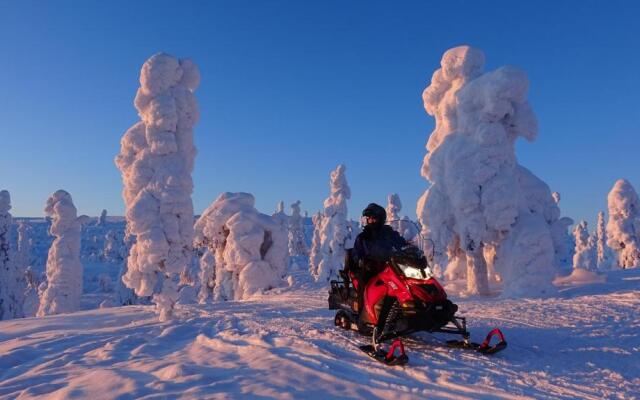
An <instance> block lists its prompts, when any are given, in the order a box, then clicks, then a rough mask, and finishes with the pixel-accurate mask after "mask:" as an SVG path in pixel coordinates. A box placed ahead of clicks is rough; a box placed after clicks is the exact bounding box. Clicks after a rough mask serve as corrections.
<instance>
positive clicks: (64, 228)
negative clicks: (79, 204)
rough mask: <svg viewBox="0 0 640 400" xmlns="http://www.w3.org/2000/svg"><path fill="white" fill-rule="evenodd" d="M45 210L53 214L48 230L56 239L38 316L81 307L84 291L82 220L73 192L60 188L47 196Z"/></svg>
mask: <svg viewBox="0 0 640 400" xmlns="http://www.w3.org/2000/svg"><path fill="white" fill-rule="evenodd" d="M44 212H45V214H47V215H48V216H50V217H51V218H52V223H51V227H50V228H49V232H50V234H51V235H52V236H54V237H55V239H54V241H53V244H52V245H51V248H50V249H49V256H48V258H47V286H46V289H45V291H44V293H43V294H42V297H41V298H40V308H39V309H38V313H37V315H38V317H43V316H45V315H52V314H61V313H68V312H73V311H76V310H78V309H79V308H80V296H81V295H82V264H81V263H80V231H81V229H82V224H81V221H80V219H79V218H78V216H77V215H78V214H77V211H76V207H75V206H74V205H73V200H72V199H71V195H70V194H69V193H67V192H66V191H64V190H58V191H57V192H55V193H54V194H52V195H51V197H49V199H47V206H46V207H45V209H44Z"/></svg>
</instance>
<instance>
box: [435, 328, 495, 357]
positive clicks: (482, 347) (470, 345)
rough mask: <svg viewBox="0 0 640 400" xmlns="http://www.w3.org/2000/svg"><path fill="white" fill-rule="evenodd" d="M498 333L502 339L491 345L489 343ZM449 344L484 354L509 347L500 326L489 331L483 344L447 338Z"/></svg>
mask: <svg viewBox="0 0 640 400" xmlns="http://www.w3.org/2000/svg"><path fill="white" fill-rule="evenodd" d="M496 335H497V336H498V338H499V339H500V341H499V342H498V343H496V344H494V345H493V346H490V345H489V344H490V342H491V338H492V337H493V336H496ZM447 346H449V347H453V348H456V349H471V350H475V351H477V352H479V353H482V354H495V353H497V352H499V351H502V350H504V349H506V348H507V341H506V340H504V335H503V334H502V331H500V329H498V328H495V329H493V330H492V331H491V332H489V334H488V335H487V337H486V338H485V339H484V342H482V343H481V344H478V343H474V342H469V341H465V340H447Z"/></svg>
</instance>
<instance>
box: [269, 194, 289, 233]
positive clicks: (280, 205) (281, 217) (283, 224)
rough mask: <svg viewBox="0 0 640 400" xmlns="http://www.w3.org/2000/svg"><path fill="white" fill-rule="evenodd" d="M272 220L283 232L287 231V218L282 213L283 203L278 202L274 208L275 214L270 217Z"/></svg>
mask: <svg viewBox="0 0 640 400" xmlns="http://www.w3.org/2000/svg"><path fill="white" fill-rule="evenodd" d="M272 217H273V220H274V221H276V222H277V223H278V225H280V226H281V227H282V229H284V230H285V231H288V230H289V216H288V215H287V214H286V213H285V212H284V201H282V200H281V201H279V202H278V205H277V206H276V212H275V213H273V215H272Z"/></svg>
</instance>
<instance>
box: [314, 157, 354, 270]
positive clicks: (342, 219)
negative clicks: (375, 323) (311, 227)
mask: <svg viewBox="0 0 640 400" xmlns="http://www.w3.org/2000/svg"><path fill="white" fill-rule="evenodd" d="M345 171H346V167H345V166H344V165H342V164H341V165H338V167H337V168H336V169H335V170H334V171H332V172H331V181H330V189H331V193H330V194H329V197H328V198H327V199H326V200H325V201H324V211H323V217H322V221H321V227H320V246H319V249H316V252H315V253H314V254H312V257H311V260H310V261H311V271H312V275H313V276H314V278H315V280H316V281H318V282H328V281H330V280H331V279H334V278H337V272H338V270H339V269H341V268H343V267H344V256H345V246H347V244H348V243H350V242H353V239H352V235H351V229H350V222H349V221H348V220H347V200H348V199H350V198H351V189H350V188H349V185H348V184H347V177H346V175H345Z"/></svg>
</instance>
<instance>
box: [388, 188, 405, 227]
mask: <svg viewBox="0 0 640 400" xmlns="http://www.w3.org/2000/svg"><path fill="white" fill-rule="evenodd" d="M400 210H402V202H401V201H400V196H398V194H397V193H392V194H390V195H388V196H387V210H386V211H387V224H388V225H390V226H391V227H392V228H393V229H395V230H396V231H398V232H400V233H402V231H401V230H400Z"/></svg>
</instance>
